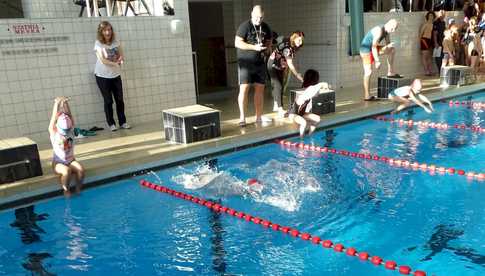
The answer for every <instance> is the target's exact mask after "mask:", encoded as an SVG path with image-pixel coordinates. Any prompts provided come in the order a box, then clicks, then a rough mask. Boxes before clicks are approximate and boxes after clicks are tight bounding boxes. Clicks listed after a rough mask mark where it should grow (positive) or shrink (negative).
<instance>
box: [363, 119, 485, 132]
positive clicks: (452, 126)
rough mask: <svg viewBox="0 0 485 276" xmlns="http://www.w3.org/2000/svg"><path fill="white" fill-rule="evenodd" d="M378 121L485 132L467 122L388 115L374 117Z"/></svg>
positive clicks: (406, 125) (400, 125)
mask: <svg viewBox="0 0 485 276" xmlns="http://www.w3.org/2000/svg"><path fill="white" fill-rule="evenodd" d="M373 119H374V120H377V121H382V122H389V123H391V124H394V125H397V126H399V127H414V126H417V127H423V128H433V129H437V130H447V129H452V128H456V129H462V130H469V131H472V132H476V133H479V134H485V128H483V127H479V126H467V125H465V124H454V125H449V124H447V123H435V122H429V121H413V120H404V119H393V118H389V117H386V116H376V117H374V118H373Z"/></svg>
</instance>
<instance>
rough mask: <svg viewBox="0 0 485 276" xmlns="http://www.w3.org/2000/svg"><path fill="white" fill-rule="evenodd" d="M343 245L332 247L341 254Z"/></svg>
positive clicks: (338, 244)
mask: <svg viewBox="0 0 485 276" xmlns="http://www.w3.org/2000/svg"><path fill="white" fill-rule="evenodd" d="M344 248H345V247H344V245H343V244H341V243H337V244H336V245H335V246H334V247H333V250H335V251H337V252H342V251H343V250H344Z"/></svg>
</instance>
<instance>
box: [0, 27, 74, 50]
mask: <svg viewBox="0 0 485 276" xmlns="http://www.w3.org/2000/svg"><path fill="white" fill-rule="evenodd" d="M7 31H8V32H9V33H10V36H8V37H0V51H1V56H4V57H9V56H21V55H37V54H49V53H57V52H58V51H59V48H58V45H59V43H63V42H67V41H69V36H66V35H46V28H45V26H44V25H43V24H38V23H19V24H11V25H8V26H7Z"/></svg>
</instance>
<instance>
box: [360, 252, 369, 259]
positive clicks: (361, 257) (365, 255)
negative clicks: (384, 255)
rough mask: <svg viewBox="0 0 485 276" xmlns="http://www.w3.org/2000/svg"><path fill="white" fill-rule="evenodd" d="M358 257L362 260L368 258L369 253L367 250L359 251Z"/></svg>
mask: <svg viewBox="0 0 485 276" xmlns="http://www.w3.org/2000/svg"><path fill="white" fill-rule="evenodd" d="M359 259H361V260H362V261H367V260H369V253H367V252H360V253H359Z"/></svg>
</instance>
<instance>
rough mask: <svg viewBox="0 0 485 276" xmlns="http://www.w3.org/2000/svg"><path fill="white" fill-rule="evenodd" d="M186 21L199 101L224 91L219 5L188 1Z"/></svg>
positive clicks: (224, 65) (223, 42)
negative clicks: (189, 34) (188, 20)
mask: <svg viewBox="0 0 485 276" xmlns="http://www.w3.org/2000/svg"><path fill="white" fill-rule="evenodd" d="M189 19H190V33H191V40H192V53H193V60H194V74H195V79H196V84H195V85H196V89H197V98H198V101H199V99H200V98H201V97H203V98H208V97H210V95H209V94H217V92H221V91H224V90H227V73H226V53H225V41H224V20H223V9H222V2H199V1H197V2H191V1H189Z"/></svg>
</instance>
